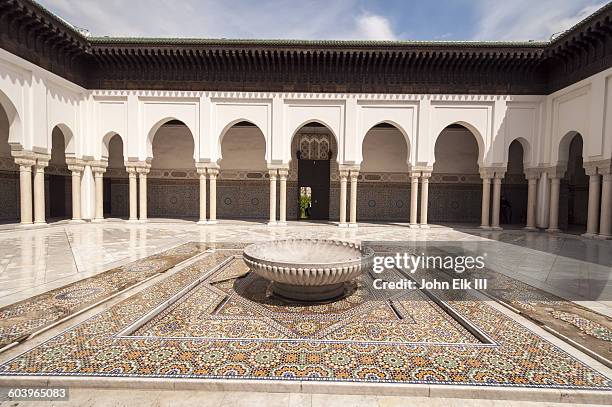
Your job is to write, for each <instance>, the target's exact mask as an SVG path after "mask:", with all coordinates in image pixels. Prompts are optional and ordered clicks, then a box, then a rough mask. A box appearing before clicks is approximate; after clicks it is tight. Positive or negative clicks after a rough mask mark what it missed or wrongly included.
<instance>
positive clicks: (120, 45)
mask: <svg viewBox="0 0 612 407" xmlns="http://www.w3.org/2000/svg"><path fill="white" fill-rule="evenodd" d="M611 16H612V4H608V5H606V6H604V7H602V8H601V9H600V10H598V11H597V12H596V13H595V14H593V15H591V16H590V17H588V18H586V19H585V20H583V21H581V22H580V23H578V24H576V25H575V26H574V27H572V28H571V29H570V30H568V31H567V32H566V33H564V34H562V35H560V36H559V37H558V38H556V39H554V40H553V41H550V42H471V41H466V42H427V41H325V40H321V41H300V40H225V39H221V40H218V39H217V40H216V39H198V38H192V39H190V38H110V37H85V36H83V35H82V34H81V33H80V32H79V31H77V30H76V29H75V28H74V27H73V26H71V25H70V24H68V23H66V22H65V21H64V20H62V19H60V18H58V17H57V16H55V15H53V14H52V13H50V12H49V11H47V10H46V9H44V8H43V7H41V6H40V5H38V4H37V3H35V2H33V1H31V0H0V26H1V27H2V28H0V31H1V35H0V46H1V47H2V48H5V49H7V50H8V51H10V52H12V53H14V54H16V55H18V56H20V57H23V58H25V59H27V60H29V61H31V62H33V63H35V64H37V65H40V66H41V67H43V68H45V69H48V70H50V71H52V72H54V73H56V74H58V75H60V76H63V77H65V78H67V79H69V80H71V81H73V82H76V83H77V84H79V85H82V86H84V87H87V88H90V89H126V90H134V89H141V90H162V89H163V90H177V91H179V90H184V91H216V90H223V91H241V92H266V91H267V92H312V93H394V94H398V93H404V94H408V93H411V94H415V93H417V94H434V93H450V94H517V95H518V94H547V93H551V92H553V91H555V90H558V89H560V88H561V87H563V86H567V85H569V84H571V83H574V82H577V81H579V80H581V79H584V78H586V77H588V76H590V75H593V74H594V73H597V72H600V71H602V70H604V69H607V68H609V67H610V66H612V22H611Z"/></svg>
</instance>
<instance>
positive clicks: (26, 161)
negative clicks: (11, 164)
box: [11, 149, 36, 167]
mask: <svg viewBox="0 0 612 407" xmlns="http://www.w3.org/2000/svg"><path fill="white" fill-rule="evenodd" d="M11 155H12V156H13V158H14V159H15V164H17V165H21V166H24V167H31V166H33V165H35V164H36V153H34V152H33V151H30V150H21V149H20V150H13V149H11Z"/></svg>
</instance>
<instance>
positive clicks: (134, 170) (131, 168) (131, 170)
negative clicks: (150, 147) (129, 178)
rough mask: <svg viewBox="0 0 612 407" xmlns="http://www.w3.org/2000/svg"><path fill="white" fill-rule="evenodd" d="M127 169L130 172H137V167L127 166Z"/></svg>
mask: <svg viewBox="0 0 612 407" xmlns="http://www.w3.org/2000/svg"><path fill="white" fill-rule="evenodd" d="M125 171H126V172H127V173H128V174H136V167H125Z"/></svg>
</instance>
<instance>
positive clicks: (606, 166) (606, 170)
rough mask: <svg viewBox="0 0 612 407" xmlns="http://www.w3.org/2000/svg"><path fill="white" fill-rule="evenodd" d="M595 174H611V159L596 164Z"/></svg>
mask: <svg viewBox="0 0 612 407" xmlns="http://www.w3.org/2000/svg"><path fill="white" fill-rule="evenodd" d="M597 172H599V173H600V174H601V175H609V174H612V158H610V159H608V160H601V161H598V162H597Z"/></svg>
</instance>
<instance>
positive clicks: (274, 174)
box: [268, 168, 278, 179]
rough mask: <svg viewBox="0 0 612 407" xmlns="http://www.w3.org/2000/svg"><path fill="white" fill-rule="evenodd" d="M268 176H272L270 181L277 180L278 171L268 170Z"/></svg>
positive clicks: (274, 169)
mask: <svg viewBox="0 0 612 407" xmlns="http://www.w3.org/2000/svg"><path fill="white" fill-rule="evenodd" d="M268 174H269V175H270V179H273V178H274V179H276V176H277V175H278V169H276V168H268Z"/></svg>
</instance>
